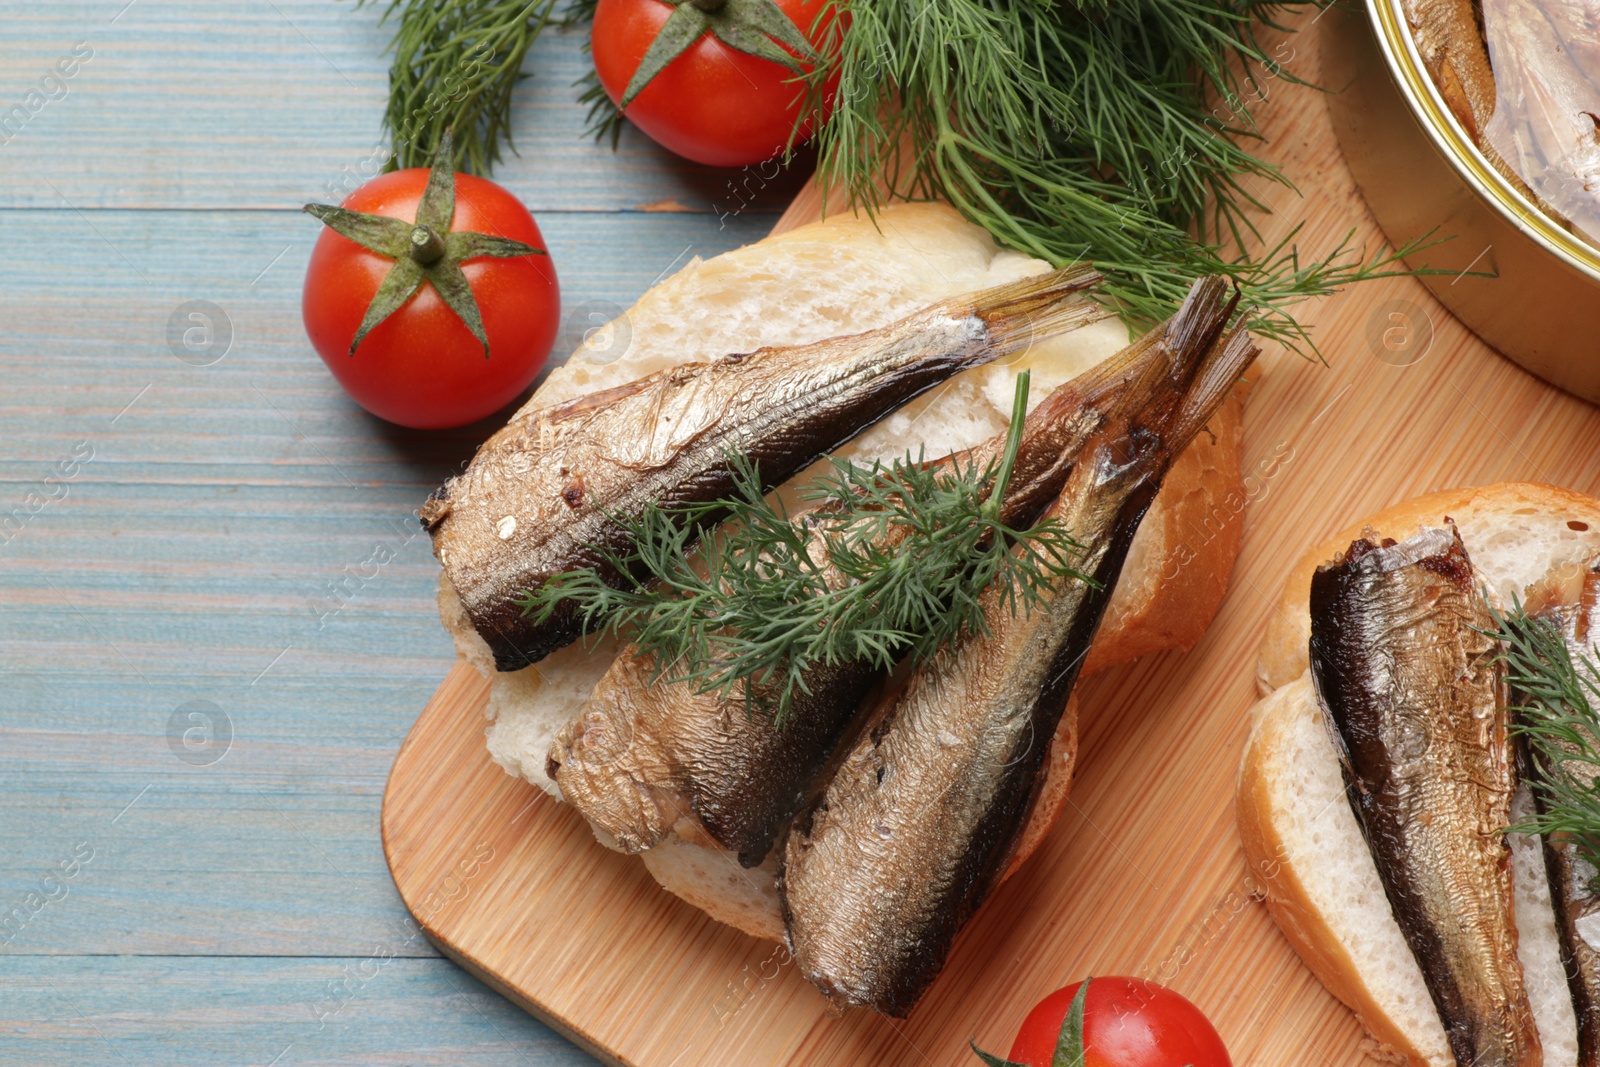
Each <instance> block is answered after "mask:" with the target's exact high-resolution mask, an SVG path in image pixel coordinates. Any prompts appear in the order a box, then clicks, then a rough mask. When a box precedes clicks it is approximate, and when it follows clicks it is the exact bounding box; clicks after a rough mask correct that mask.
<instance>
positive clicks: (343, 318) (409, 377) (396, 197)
mask: <svg viewBox="0 0 1600 1067" xmlns="http://www.w3.org/2000/svg"><path fill="white" fill-rule="evenodd" d="M455 181H456V211H455V219H454V221H453V223H452V225H451V229H452V230H453V231H459V230H469V231H474V232H477V233H486V234H492V235H496V236H500V237H509V238H511V239H512V240H514V241H521V242H523V243H524V244H528V245H532V246H533V247H535V248H543V247H545V244H544V239H543V237H541V236H540V234H539V227H538V226H537V225H535V224H534V221H533V216H532V215H530V214H528V209H527V208H525V207H523V206H522V202H521V201H519V200H518V199H517V198H516V197H515V196H512V195H511V194H510V193H509V192H507V191H506V190H505V189H502V188H501V187H500V186H498V185H496V184H495V183H494V182H491V181H485V180H484V179H482V178H475V177H473V176H471V175H469V174H457V175H456V179H455ZM427 183H428V171H427V170H425V169H423V168H420V167H417V168H412V169H410V170H400V171H395V172H393V173H391V174H384V175H381V176H380V177H377V178H374V179H373V180H372V181H370V182H368V183H366V184H365V185H363V186H362V187H361V188H359V189H357V190H356V191H355V192H353V193H351V194H350V196H349V197H348V198H347V199H346V200H345V202H344V204H343V205H342V206H343V207H346V208H349V209H350V210H352V211H361V212H365V213H368V214H375V215H390V216H393V217H394V218H398V219H403V220H405V221H406V222H411V221H412V220H414V219H415V218H416V214H417V202H418V201H419V200H421V199H422V192H423V189H424V188H426V186H427ZM393 266H394V260H392V259H388V258H386V257H384V256H381V255H378V254H377V253H375V252H369V251H368V250H367V249H365V248H362V247H361V246H360V245H358V244H356V243H355V242H354V241H351V240H349V239H348V238H345V237H342V236H340V235H339V234H337V233H334V232H333V231H332V230H331V229H327V228H324V229H323V231H322V236H321V237H319V238H318V239H317V244H316V247H315V248H314V249H312V251H311V265H310V266H309V267H308V268H307V269H306V286H305V295H304V298H303V301H302V304H301V311H302V314H303V315H304V318H305V324H306V333H307V335H309V336H310V338H311V343H312V344H313V345H314V346H315V347H316V349H317V353H318V354H319V355H320V356H322V359H323V362H325V363H327V365H328V369H329V370H331V371H333V376H334V377H335V378H337V379H338V381H339V384H340V385H342V386H344V388H345V391H346V392H348V393H349V394H350V396H351V397H352V398H353V399H354V400H355V402H356V403H358V404H360V405H361V406H362V407H364V408H366V409H367V410H368V411H370V412H372V413H373V414H374V415H376V416H378V417H379V418H382V419H387V420H389V421H390V422H397V423H399V424H400V425H402V426H410V427H412V428H414V429H419V430H431V429H443V428H446V427H451V426H461V425H464V424H466V423H469V422H474V421H476V420H478V419H481V418H483V417H484V416H486V415H492V414H494V413H495V412H496V411H499V410H500V409H501V408H503V407H505V406H506V405H507V404H509V403H510V402H511V401H512V400H515V399H516V398H517V395H518V394H520V393H521V392H522V391H523V390H524V389H526V388H527V387H528V385H529V383H531V382H532V381H533V379H534V377H535V376H537V375H538V373H539V370H540V368H542V367H543V366H544V364H545V360H546V359H547V358H549V355H550V346H551V345H552V344H554V343H555V337H556V330H557V327H558V326H559V325H560V322H559V320H560V315H561V297H560V293H559V290H558V288H557V284H556V270H555V265H554V264H553V263H552V262H551V261H550V257H549V256H548V255H544V256H519V257H516V258H514V259H494V258H488V257H484V258H479V259H470V260H467V261H466V262H464V263H462V264H461V271H462V273H463V274H464V275H466V278H467V283H468V284H469V285H470V286H471V287H472V294H473V297H474V298H475V299H476V300H477V303H478V310H479V312H480V313H481V315H482V317H483V328H484V333H485V335H486V336H487V337H488V338H489V358H488V359H485V358H484V355H483V345H482V344H480V343H479V342H478V339H477V338H475V337H474V336H473V335H472V331H470V330H469V329H467V326H466V324H465V323H463V322H462V321H461V320H460V319H459V318H457V317H456V313H455V312H454V311H452V310H451V309H450V307H449V306H448V305H447V304H445V302H444V301H443V300H442V299H440V297H439V294H438V292H437V291H435V290H434V288H433V286H432V284H431V283H428V282H423V284H422V287H421V288H420V289H418V290H417V291H416V292H415V293H413V294H412V296H411V299H410V300H408V301H406V303H405V304H404V305H402V306H401V307H400V309H399V310H398V311H396V312H395V313H394V314H392V315H390V316H389V317H388V318H387V319H386V320H384V321H383V322H382V323H381V324H379V325H378V326H377V327H375V328H374V329H373V330H372V331H371V332H370V333H368V334H367V336H366V337H365V338H363V339H362V341H361V345H360V347H358V348H357V349H356V351H355V354H354V355H351V354H350V341H351V339H352V338H353V337H355V334H356V329H357V328H358V327H359V326H360V325H361V320H362V317H363V316H364V315H366V313H367V305H368V304H369V303H371V301H372V297H373V294H374V293H376V292H377V291H378V286H379V285H380V284H382V282H383V279H384V277H385V276H386V275H387V274H388V273H389V270H390V269H391V268H392V267H393Z"/></svg>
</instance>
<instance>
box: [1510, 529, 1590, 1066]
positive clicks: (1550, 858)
mask: <svg viewBox="0 0 1600 1067" xmlns="http://www.w3.org/2000/svg"><path fill="white" fill-rule="evenodd" d="M1566 570H1568V569H1566V568H1563V571H1566ZM1526 609H1527V611H1528V613H1529V614H1530V615H1533V616H1534V617H1535V618H1539V619H1543V620H1545V621H1548V622H1550V623H1552V624H1553V625H1554V626H1556V628H1557V629H1559V630H1560V631H1561V634H1562V636H1563V637H1564V638H1565V639H1566V643H1567V650H1568V653H1569V654H1570V655H1571V656H1572V661H1573V664H1574V665H1577V666H1578V670H1580V671H1582V670H1584V669H1585V668H1584V667H1583V666H1581V664H1582V663H1583V662H1584V659H1585V658H1586V659H1587V660H1588V661H1589V662H1591V663H1593V662H1595V661H1596V659H1597V652H1596V647H1595V646H1596V644H1597V642H1600V557H1597V558H1596V559H1593V560H1591V561H1590V562H1589V563H1588V564H1587V565H1586V566H1584V567H1582V568H1581V569H1579V570H1577V571H1576V572H1569V573H1560V572H1558V573H1557V574H1556V575H1555V576H1553V580H1551V581H1549V582H1546V583H1542V587H1537V588H1535V589H1534V590H1530V594H1529V598H1528V603H1527V606H1526ZM1511 702H1512V703H1513V704H1514V705H1518V706H1523V705H1526V704H1527V703H1528V699H1527V697H1526V696H1525V695H1524V694H1522V693H1520V692H1517V691H1516V690H1515V689H1513V691H1512V694H1511ZM1591 743H1593V742H1592V740H1591ZM1522 756H1523V766H1524V767H1527V768H1528V777H1529V778H1530V779H1533V780H1534V781H1535V784H1537V779H1538V777H1539V776H1540V774H1541V768H1540V766H1539V763H1538V761H1537V760H1535V759H1534V758H1533V755H1532V753H1531V751H1530V750H1529V747H1528V746H1527V745H1526V744H1524V745H1523V746H1522ZM1569 767H1572V765H1570V764H1569ZM1572 769H1574V770H1576V769H1578V768H1576V767H1573V768H1572ZM1591 781H1592V779H1591ZM1533 797H1534V803H1535V804H1538V805H1540V809H1541V810H1543V800H1542V796H1541V794H1540V792H1539V790H1538V789H1537V788H1535V789H1534V791H1533ZM1543 840H1544V862H1545V869H1546V871H1547V872H1548V873H1549V875H1550V897H1551V900H1552V901H1553V902H1554V904H1555V913H1556V932H1557V934H1558V935H1559V937H1560V941H1561V960H1562V962H1563V963H1564V964H1566V968H1567V985H1568V987H1569V988H1570V989H1571V990H1572V1006H1573V1009H1574V1012H1575V1014H1576V1015H1577V1017H1578V1067H1600V950H1597V949H1596V947H1595V945H1594V944H1592V943H1591V942H1592V941H1595V940H1600V896H1597V895H1595V894H1593V893H1591V892H1590V891H1589V883H1590V881H1591V880H1592V879H1593V878H1594V877H1595V872H1594V870H1593V869H1592V868H1590V867H1589V865H1588V864H1587V863H1585V862H1584V861H1583V859H1582V858H1581V857H1579V856H1578V855H1577V853H1576V851H1575V850H1574V849H1573V847H1572V844H1571V843H1570V842H1563V841H1558V840H1554V839H1552V838H1551V837H1549V836H1546V837H1545V838H1544V839H1543ZM1585 933H1588V935H1589V936H1588V937H1587V938H1586V937H1585V936H1584V934H1585Z"/></svg>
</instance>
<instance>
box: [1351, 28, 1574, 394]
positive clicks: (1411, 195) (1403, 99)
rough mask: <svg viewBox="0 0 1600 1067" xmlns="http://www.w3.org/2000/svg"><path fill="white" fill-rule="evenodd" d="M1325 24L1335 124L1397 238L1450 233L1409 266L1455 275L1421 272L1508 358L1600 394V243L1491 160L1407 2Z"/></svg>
mask: <svg viewBox="0 0 1600 1067" xmlns="http://www.w3.org/2000/svg"><path fill="white" fill-rule="evenodd" d="M1327 21H1328V22H1330V23H1331V25H1330V26H1329V27H1328V28H1327V32H1326V33H1325V35H1324V37H1323V39H1322V40H1323V83H1324V85H1325V86H1326V87H1327V88H1329V89H1331V90H1333V93H1332V95H1331V96H1330V98H1329V110H1330V111H1331V113H1332V116H1333V128H1334V132H1335V133H1336V134H1337V136H1338V138H1339V145H1340V147H1341V148H1342V149H1343V150H1344V155H1345V159H1346V160H1347V161H1348V162H1349V164H1350V170H1351V173H1352V174H1353V175H1354V176H1355V180H1356V184H1357V185H1359V186H1360V187H1361V191H1362V193H1363V194H1364V195H1365V196H1366V199H1367V204H1368V205H1369V206H1370V207H1371V208H1372V213H1373V215H1374V216H1376V217H1377V220H1378V224H1379V225H1380V226H1382V227H1383V231H1384V233H1385V234H1386V235H1387V236H1388V238H1389V240H1390V242H1392V243H1393V244H1394V245H1395V246H1396V247H1400V246H1402V245H1404V244H1405V243H1406V242H1407V241H1412V240H1416V239H1417V238H1421V237H1423V236H1424V235H1426V234H1429V233H1430V232H1431V233H1432V234H1433V236H1434V237H1435V238H1443V237H1448V238H1451V239H1450V240H1448V241H1445V242H1444V243H1442V244H1435V245H1433V246H1432V247H1430V248H1427V249H1426V250H1424V251H1421V252H1419V253H1417V254H1416V255H1415V256H1413V257H1412V259H1411V260H1410V261H1409V262H1408V265H1409V266H1411V267H1414V268H1415V267H1421V266H1424V265H1426V266H1428V267H1431V268H1434V269H1437V270H1443V271H1446V272H1447V273H1444V274H1435V275H1425V276H1423V278H1422V279H1421V280H1422V282H1423V284H1424V285H1426V286H1427V287H1428V288H1429V289H1430V290H1431V291H1432V292H1433V294H1434V296H1436V297H1437V298H1438V299H1439V302H1440V303H1442V304H1443V305H1444V306H1445V307H1446V308H1448V309H1449V310H1450V311H1451V312H1452V313H1453V314H1454V315H1455V316H1456V317H1457V318H1458V319H1460V320H1461V321H1462V322H1463V323H1464V324H1466V326H1467V327H1468V328H1470V329H1471V330H1472V331H1473V332H1474V333H1476V334H1477V335H1478V336H1479V337H1481V338H1483V340H1485V341H1487V342H1488V343H1489V344H1490V345H1493V346H1494V347H1495V348H1496V349H1498V350H1499V351H1500V352H1501V353H1502V354H1503V355H1505V356H1507V357H1508V358H1510V359H1513V360H1515V361H1516V362H1518V363H1520V364H1522V366H1524V367H1526V368H1527V369H1528V370H1530V371H1532V372H1533V373H1535V374H1537V375H1539V376H1540V377H1541V378H1543V379H1545V380H1546V381H1548V382H1551V383H1552V384H1555V385H1558V386H1560V387H1561V388H1563V389H1566V390H1568V391H1569V392H1572V393H1575V394H1577V395H1578V396H1581V397H1584V398H1586V399H1588V400H1591V401H1595V402H1600V249H1597V248H1595V247H1594V246H1592V245H1590V244H1588V243H1587V242H1585V241H1584V240H1583V239H1582V238H1580V237H1578V236H1576V235H1574V234H1572V233H1570V232H1568V231H1567V230H1566V229H1565V228H1564V227H1563V226H1562V225H1561V223H1559V222H1558V221H1556V220H1555V219H1552V218H1550V217H1549V216H1547V215H1546V214H1544V212H1543V211H1541V210H1540V209H1539V208H1538V207H1536V206H1535V205H1534V204H1533V203H1532V202H1530V201H1529V200H1528V199H1527V198H1526V197H1525V196H1523V195H1522V193H1521V192H1519V191H1518V190H1517V189H1515V188H1513V187H1512V186H1511V184H1510V183H1508V182H1507V181H1506V180H1505V179H1504V178H1503V177H1501V175H1500V174H1499V172H1498V171H1496V170H1495V169H1494V167H1493V166H1491V165H1490V164H1489V162H1488V160H1486V159H1485V158H1484V156H1483V154H1482V153H1481V152H1480V151H1479V150H1478V148H1477V146H1476V145H1474V144H1473V143H1472V140H1471V139H1470V138H1469V137H1468V136H1467V134H1466V131H1465V130H1463V129H1462V127H1461V125H1460V123H1459V122H1457V121H1456V118H1455V116H1454V115H1453V114H1451V112H1450V110H1449V108H1448V107H1446V106H1445V103H1444V100H1443V99H1442V98H1441V96H1440V95H1439V91H1438V89H1437V88H1436V87H1435V86H1434V83H1433V79H1432V78H1431V77H1430V76H1429V74H1428V71H1427V68H1426V67H1425V66H1424V65H1423V62H1422V58H1421V56H1420V55H1419V54H1418V53H1417V49H1416V45H1415V44H1414V43H1413V41H1412V38H1411V34H1410V32H1409V31H1408V29H1407V27H1406V21H1405V15H1404V13H1403V11H1402V10H1401V8H1400V2H1399V0H1364V2H1363V3H1361V4H1359V5H1353V6H1351V7H1349V8H1334V9H1330V10H1329V11H1328V14H1327ZM1485 274H1487V275H1489V276H1488V277H1485V276H1483V275H1485Z"/></svg>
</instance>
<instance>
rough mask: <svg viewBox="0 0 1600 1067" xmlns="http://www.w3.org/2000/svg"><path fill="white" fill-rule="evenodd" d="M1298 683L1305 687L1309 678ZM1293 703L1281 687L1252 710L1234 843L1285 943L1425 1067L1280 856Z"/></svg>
mask: <svg viewBox="0 0 1600 1067" xmlns="http://www.w3.org/2000/svg"><path fill="white" fill-rule="evenodd" d="M1303 681H1304V683H1305V684H1306V685H1307V686H1309V685H1310V680H1309V678H1306V679H1303ZM1291 684H1296V683H1291ZM1291 699H1293V696H1292V691H1291V690H1289V689H1283V690H1280V691H1278V692H1276V693H1274V694H1271V695H1268V696H1266V697H1264V698H1263V699H1262V700H1261V701H1260V702H1259V703H1258V704H1257V705H1256V706H1255V708H1253V709H1252V711H1251V714H1252V716H1253V717H1254V722H1253V724H1252V726H1251V729H1250V740H1249V741H1247V742H1246V744H1245V757H1244V761H1243V763H1242V764H1241V765H1240V768H1239V786H1238V795H1237V808H1238V819H1239V840H1240V843H1241V844H1242V845H1243V846H1244V857H1245V864H1246V866H1247V867H1248V868H1249V871H1250V876H1249V877H1250V881H1251V883H1252V884H1253V885H1254V886H1255V887H1256V888H1257V889H1258V890H1259V891H1260V892H1261V894H1262V897H1263V899H1264V902H1265V903H1266V905H1267V911H1268V912H1270V913H1271V914H1272V918H1273V921H1274V922H1276V923H1277V924H1278V929H1279V930H1281V931H1283V936H1284V938H1285V939H1286V940H1287V941H1288V942H1289V944H1290V945H1291V946H1292V947H1293V948H1294V950H1295V953H1296V954H1297V955H1298V956H1299V957H1300V959H1301V960H1303V961H1304V962H1305V965H1306V966H1307V967H1309V968H1310V969H1311V973H1312V974H1314V975H1316V976H1317V980H1318V981H1320V982H1321V983H1322V984H1323V986H1324V987H1325V988H1326V989H1327V990H1328V992H1330V993H1332V994H1333V995H1334V996H1335V997H1337V998H1338V999H1339V1000H1340V1001H1341V1002H1342V1003H1343V1004H1344V1005H1345V1006H1346V1007H1348V1008H1349V1009H1350V1010H1351V1011H1353V1012H1355V1013H1356V1017H1357V1019H1359V1020H1360V1022H1361V1025H1362V1026H1364V1027H1365V1028H1366V1030H1367V1032H1368V1033H1370V1034H1371V1035H1372V1036H1373V1038H1374V1039H1375V1040H1376V1041H1377V1042H1378V1043H1379V1044H1381V1045H1383V1046H1384V1048H1385V1049H1386V1050H1387V1051H1388V1052H1390V1053H1391V1054H1393V1055H1394V1056H1396V1057H1397V1058H1399V1059H1402V1060H1404V1061H1405V1062H1406V1064H1408V1065H1409V1067H1429V1064H1428V1060H1427V1057H1425V1056H1423V1055H1422V1053H1421V1052H1419V1051H1417V1049H1416V1048H1415V1047H1414V1046H1413V1045H1412V1044H1411V1042H1410V1040H1409V1039H1407V1037H1406V1036H1405V1033H1404V1032H1403V1031H1401V1030H1400V1028H1399V1027H1397V1026H1396V1025H1395V1024H1394V1022H1393V1021H1392V1020H1391V1019H1390V1018H1389V1016H1388V1014H1387V1013H1385V1012H1384V1010H1383V1008H1382V1007H1381V1006H1380V1005H1379V1003H1378V1000H1377V998H1376V997H1374V996H1373V995H1372V992H1371V990H1369V989H1368V988H1367V986H1366V984H1365V983H1364V982H1362V980H1361V977H1360V974H1359V972H1358V971H1357V969H1356V965H1355V962H1354V961H1353V960H1351V958H1350V954H1349V953H1348V952H1346V951H1345V949H1344V946H1343V945H1341V944H1339V941H1338V938H1337V937H1335V936H1334V933H1333V930H1332V929H1330V928H1329V926H1328V924H1327V922H1325V921H1324V920H1323V918H1322V914H1321V912H1319V911H1318V910H1317V908H1316V906H1315V905H1314V904H1313V903H1312V902H1311V897H1310V894H1308V893H1307V892H1306V888H1305V885H1304V883H1302V882H1301V881H1300V875H1299V873H1298V872H1297V871H1296V870H1295V869H1294V867H1292V866H1290V864H1289V863H1288V862H1287V860H1286V858H1285V857H1286V856H1287V854H1288V850H1287V848H1286V847H1285V846H1284V843H1283V839H1282V838H1281V837H1280V836H1279V835H1278V830H1277V827H1276V825H1275V824H1274V822H1273V817H1272V792H1271V788H1270V785H1269V782H1270V780H1271V778H1272V775H1273V774H1275V773H1277V774H1283V773H1288V772H1286V771H1284V770H1283V769H1281V766H1280V765H1281V764H1282V762H1283V760H1284V756H1283V753H1282V749H1283V736H1282V731H1283V726H1284V714H1285V712H1286V711H1287V709H1288V705H1289V702H1290V700H1291Z"/></svg>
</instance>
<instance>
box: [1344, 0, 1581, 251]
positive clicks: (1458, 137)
mask: <svg viewBox="0 0 1600 1067" xmlns="http://www.w3.org/2000/svg"><path fill="white" fill-rule="evenodd" d="M1400 2H1401V0H1365V3H1366V8H1367V15H1368V17H1369V18H1370V19H1371V21H1372V26H1373V30H1374V32H1375V35H1376V37H1377V39H1378V42H1379V45H1380V47H1379V51H1381V52H1382V53H1383V61H1384V63H1386V64H1387V65H1388V67H1389V72H1390V74H1392V75H1393V77H1394V80H1395V84H1396V85H1397V86H1398V87H1399V89H1400V95H1401V96H1402V97H1403V98H1404V99H1405V102H1406V106H1407V107H1409V108H1410V109H1411V113H1412V114H1413V115H1414V116H1415V117H1416V119H1417V121H1418V123H1419V124H1420V125H1421V126H1422V129H1423V131H1424V132H1425V133H1426V134H1427V136H1428V138H1429V140H1431V141H1432V142H1433V144H1434V147H1435V148H1437V149H1438V150H1439V152H1440V153H1441V154H1442V155H1443V156H1444V158H1445V159H1446V161H1448V163H1449V164H1450V166H1451V167H1452V168H1453V169H1454V170H1455V171H1456V173H1457V174H1458V175H1460V177H1461V180H1462V181H1464V182H1466V184H1467V186H1468V188H1470V189H1472V191H1473V192H1475V193H1477V194H1478V196H1479V197H1480V198H1482V199H1483V200H1485V201H1487V202H1488V203H1489V204H1490V205H1491V206H1492V207H1493V208H1494V210H1495V211H1496V212H1498V213H1499V214H1500V215H1501V216H1502V217H1503V218H1504V219H1505V220H1506V221H1507V222H1509V223H1511V225H1513V226H1515V227H1516V228H1517V229H1518V230H1519V231H1521V232H1522V233H1523V234H1525V235H1526V236H1527V237H1528V238H1529V239H1531V240H1533V241H1534V242H1536V243H1537V244H1538V245H1539V246H1540V247H1541V248H1543V249H1544V250H1545V251H1547V252H1549V253H1550V254H1551V255H1553V256H1556V257H1557V258H1559V259H1561V260H1562V261H1563V262H1565V263H1567V264H1568V265H1569V266H1571V267H1572V268H1573V269H1575V270H1578V271H1581V272H1583V273H1584V274H1585V275H1587V276H1588V277H1589V278H1591V279H1593V280H1594V281H1596V282H1600V249H1597V248H1595V246H1593V245H1591V244H1589V243H1588V242H1587V241H1585V240H1583V239H1582V238H1581V237H1578V236H1577V235H1576V234H1573V233H1571V232H1569V231H1568V230H1566V229H1564V228H1563V227H1562V226H1561V225H1560V224H1559V223H1557V222H1556V220H1555V219H1553V218H1551V217H1550V216H1549V215H1547V214H1545V213H1544V211H1543V210H1541V209H1540V208H1539V207H1538V206H1537V205H1535V204H1534V203H1532V202H1531V201H1530V200H1528V198H1527V197H1525V196H1523V195H1522V193H1520V192H1518V191H1517V190H1516V189H1514V188H1513V187H1512V186H1511V184H1510V183H1509V182H1507V181H1506V180H1505V178H1504V177H1502V176H1501V174H1500V172H1499V171H1497V170H1495V168H1494V167H1493V166H1492V165H1490V163H1489V161H1488V159H1487V158H1485V157H1484V155H1483V153H1482V152H1481V151H1480V150H1479V149H1478V146H1477V145H1476V144H1474V143H1473V141H1472V138H1471V137H1469V136H1467V132H1466V130H1464V129H1462V127H1461V124H1460V122H1458V121H1457V120H1456V117H1455V115H1454V114H1453V113H1452V112H1451V111H1450V108H1449V107H1448V106H1447V105H1446V104H1445V102H1444V97H1442V96H1441V95H1440V94H1439V89H1438V86H1436V85H1435V84H1434V82H1433V78H1432V76H1431V75H1429V73H1428V70H1427V67H1426V66H1424V64H1423V62H1422V56H1421V54H1420V53H1419V52H1418V51H1417V46H1416V42H1415V41H1414V40H1413V39H1412V37H1411V32H1410V30H1409V28H1408V27H1407V25H1406V19H1405V13H1404V11H1402V10H1401V7H1400Z"/></svg>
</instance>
